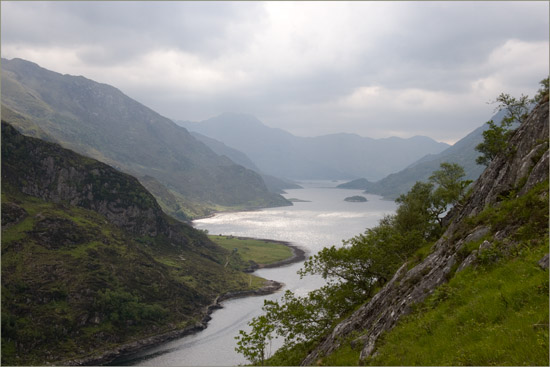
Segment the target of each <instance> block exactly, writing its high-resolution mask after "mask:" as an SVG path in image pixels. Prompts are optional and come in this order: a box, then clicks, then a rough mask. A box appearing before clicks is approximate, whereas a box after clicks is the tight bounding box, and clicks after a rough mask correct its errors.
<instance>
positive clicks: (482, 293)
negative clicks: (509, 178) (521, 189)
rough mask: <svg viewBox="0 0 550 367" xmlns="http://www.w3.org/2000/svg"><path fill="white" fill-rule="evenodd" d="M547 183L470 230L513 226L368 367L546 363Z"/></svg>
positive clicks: (386, 341) (490, 212)
mask: <svg viewBox="0 0 550 367" xmlns="http://www.w3.org/2000/svg"><path fill="white" fill-rule="evenodd" d="M547 194H548V181H546V182H545V183H543V184H541V185H539V186H537V187H535V188H534V189H532V190H531V191H530V192H529V193H528V194H527V195H525V196H523V197H521V198H511V199H507V200H506V201H504V202H502V205H501V206H499V207H497V208H487V209H486V210H485V211H484V212H482V213H481V214H480V215H478V216H477V217H475V218H472V219H470V223H471V225H481V224H485V225H490V226H491V228H492V230H493V231H494V232H497V231H498V230H499V229H500V228H504V227H506V226H517V225H518V224H520V223H521V226H520V227H519V228H518V229H517V231H516V232H515V233H514V234H513V235H512V236H511V237H509V238H507V239H503V240H501V241H497V242H495V243H494V244H493V246H492V247H490V248H488V249H486V250H484V251H483V252H482V253H481V254H480V256H479V258H478V261H477V265H476V266H474V267H469V268H466V269H465V270H463V271H461V272H459V273H458V274H456V275H455V276H454V277H453V278H452V279H451V280H450V281H449V283H448V284H445V285H443V286H441V287H439V288H438V289H437V290H436V291H435V292H434V294H432V295H431V296H430V297H429V298H427V299H426V300H425V301H424V302H423V303H422V304H420V305H418V306H417V308H416V310H415V311H414V312H413V313H412V314H411V315H409V316H407V317H406V318H404V319H403V320H402V321H401V322H400V323H399V325H398V326H397V327H395V328H394V329H393V330H392V331H391V332H389V333H388V334H387V335H386V336H385V337H384V338H383V340H382V342H381V345H380V347H379V349H378V352H377V354H376V356H375V357H373V358H371V359H370V360H368V364H372V365H525V364H526V365H548V361H549V359H548V307H549V304H548V269H546V270H544V269H542V268H541V267H540V266H539V265H538V261H539V260H540V259H541V258H542V257H543V256H544V254H547V253H548V240H549V239H548V196H547Z"/></svg>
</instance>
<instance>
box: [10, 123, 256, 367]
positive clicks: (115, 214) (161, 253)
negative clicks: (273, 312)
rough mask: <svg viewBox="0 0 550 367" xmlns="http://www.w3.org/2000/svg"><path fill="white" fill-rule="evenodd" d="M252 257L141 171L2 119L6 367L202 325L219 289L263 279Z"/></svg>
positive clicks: (119, 346)
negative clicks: (168, 207)
mask: <svg viewBox="0 0 550 367" xmlns="http://www.w3.org/2000/svg"><path fill="white" fill-rule="evenodd" d="M3 117H4V116H3ZM228 259H230V261H228ZM248 266H249V264H248V263H245V262H244V261H242V260H241V259H240V257H239V256H237V255H236V254H230V252H229V251H227V250H224V249H222V248H221V247H219V246H217V245H216V244H214V243H213V242H211V241H210V240H209V239H208V237H207V236H206V235H205V234H204V233H203V232H201V231H198V230H195V229H194V228H192V227H191V226H190V225H187V224H185V223H182V222H180V221H177V220H175V219H173V218H172V217H170V216H168V215H167V214H165V213H164V212H163V211H162V210H161V208H160V206H159V205H158V204H157V202H156V201H155V199H154V197H153V196H152V195H151V194H150V193H149V192H148V191H147V190H145V188H144V187H143V186H142V185H141V184H140V183H139V181H138V180H137V179H136V178H134V177H132V176H130V175H128V174H125V173H122V172H120V171H118V170H116V169H114V168H112V167H110V166H108V165H106V164H104V163H101V162H99V161H96V160H94V159H91V158H87V157H84V156H81V155H79V154H77V153H75V152H73V151H70V150H67V149H64V148H62V147H61V146H59V145H58V144H53V143H49V142H45V141H42V140H40V139H37V138H32V137H27V136H25V135H21V134H20V133H19V132H18V131H17V130H16V129H14V128H13V127H11V125H9V124H7V123H4V122H2V268H1V271H2V293H1V297H2V308H1V309H2V364H3V365H45V364H57V365H68V364H84V363H88V364H96V363H105V362H108V361H109V360H110V359H112V358H114V357H116V355H117V353H120V352H122V351H125V350H126V351H127V350H129V349H131V348H136V347H138V348H139V347H143V344H140V343H137V344H131V343H133V342H135V341H136V340H144V339H147V338H149V339H147V340H149V342H152V341H154V340H157V341H160V340H163V339H166V338H168V337H176V336H178V335H183V334H185V333H190V332H192V331H196V330H200V329H203V328H204V327H205V321H206V320H207V319H206V317H207V314H206V313H207V310H208V307H209V306H210V305H212V304H214V303H215V300H216V298H217V297H218V296H220V295H222V294H225V293H228V292H234V291H239V290H249V289H250V288H253V289H256V288H257V287H258V286H259V285H261V283H262V281H261V280H260V279H259V278H256V277H254V276H251V275H249V274H245V273H243V272H241V270H244V269H245V268H246V267H248ZM252 280H254V282H252ZM250 284H252V286H251V285H250Z"/></svg>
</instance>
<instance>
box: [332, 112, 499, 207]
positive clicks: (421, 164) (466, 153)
mask: <svg viewBox="0 0 550 367" xmlns="http://www.w3.org/2000/svg"><path fill="white" fill-rule="evenodd" d="M503 117H504V112H503V111H501V112H499V113H497V114H496V115H494V116H493V117H492V120H493V121H494V122H495V123H500V121H501V120H502V118H503ZM486 129H487V125H486V124H483V125H482V126H480V127H478V128H477V129H475V130H474V131H472V132H471V133H470V134H468V135H466V136H465V137H464V138H462V139H461V140H459V141H457V142H456V143H455V144H454V145H453V146H451V147H449V148H447V149H445V150H444V151H442V152H441V153H439V154H431V155H426V156H424V157H422V158H421V159H419V160H418V161H416V162H414V163H413V164H411V165H410V166H409V167H407V168H405V169H403V170H401V171H399V172H397V173H392V174H390V175H388V176H386V177H384V178H383V179H381V180H379V181H377V182H371V181H369V180H367V179H366V178H360V179H356V180H353V181H350V182H347V183H344V184H341V185H339V186H338V187H339V188H345V189H360V190H365V191H366V192H367V193H371V194H377V195H381V196H384V197H385V198H386V199H392V200H393V199H395V198H397V197H398V196H399V195H401V194H404V193H406V192H407V191H409V189H410V188H411V187H412V186H413V185H414V184H415V183H416V182H417V181H428V179H429V177H430V176H431V174H432V172H433V171H435V170H438V169H439V165H440V164H441V163H442V162H449V163H457V164H459V165H461V166H462V167H463V168H464V171H465V172H466V177H465V179H468V180H476V179H477V178H478V177H479V175H481V173H482V172H483V170H484V169H485V166H482V165H478V164H477V163H476V162H475V161H476V158H477V157H478V156H479V155H480V153H479V152H477V151H476V150H475V147H476V146H477V145H478V144H479V143H481V142H482V141H483V135H482V133H483V131H485V130H486Z"/></svg>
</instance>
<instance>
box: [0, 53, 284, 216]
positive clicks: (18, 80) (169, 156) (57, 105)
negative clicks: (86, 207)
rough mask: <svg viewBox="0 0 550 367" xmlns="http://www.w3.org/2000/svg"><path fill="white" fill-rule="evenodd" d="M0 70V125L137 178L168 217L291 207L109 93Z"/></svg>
mask: <svg viewBox="0 0 550 367" xmlns="http://www.w3.org/2000/svg"><path fill="white" fill-rule="evenodd" d="M1 67H2V118H3V119H5V120H7V121H8V122H10V123H12V124H13V125H14V126H15V127H17V128H18V129H19V130H20V131H22V132H23V133H24V134H26V135H31V136H35V137H40V138H43V139H46V140H50V141H55V142H58V143H60V144H61V145H62V146H64V147H66V148H69V149H71V150H74V151H76V152H78V153H81V154H83V155H87V156H89V157H93V158H95V159H98V160H100V161H103V162H105V163H107V164H109V165H111V166H113V167H115V168H117V169H120V170H123V171H125V172H127V173H130V174H132V175H134V176H136V177H138V178H139V179H140V180H141V182H142V183H143V184H144V185H145V186H146V187H147V188H148V189H150V190H151V192H153V193H154V194H155V196H156V198H157V200H158V201H159V203H160V204H161V206H162V207H163V209H165V210H167V211H168V212H170V213H171V214H173V215H175V216H178V217H181V218H187V217H189V216H197V215H205V214H207V213H209V212H210V211H212V210H219V209H222V208H224V207H229V208H236V209H243V208H255V207H266V206H280V205H291V203H290V202H288V201H287V200H286V199H284V198H283V197H282V196H280V195H278V194H273V193H271V192H269V191H268V189H267V187H266V185H265V183H264V181H263V179H262V177H261V176H260V175H259V174H257V173H256V172H254V171H252V170H250V169H247V168H245V167H243V166H241V165H237V164H235V163H234V162H233V161H231V160H230V159H229V158H227V157H222V156H219V155H218V154H216V153H214V152H213V151H212V150H211V149H209V148H208V147H207V146H206V145H205V144H203V143H201V142H199V141H197V140H196V139H195V138H193V137H192V136H191V134H189V132H188V131H187V130H186V129H184V128H182V127H180V126H178V125H176V124H175V123H173V122H172V121H171V120H169V119H167V118H165V117H163V116H161V115H159V114H158V113H156V112H155V111H153V110H151V109H149V108H147V107H146V106H144V105H142V104H140V103H138V102H137V101H135V100H133V99H131V98H129V97H127V96H126V95H124V94H123V93H122V92H121V91H119V90H118V89H116V88H114V87H112V86H110V85H107V84H100V83H97V82H95V81H92V80H89V79H86V78H84V77H82V76H70V75H62V74H59V73H55V72H52V71H49V70H46V69H44V68H41V67H39V66H38V65H36V64H34V63H31V62H28V61H25V60H21V59H13V60H6V59H2V65H1ZM163 194H164V196H163ZM174 200H175V201H174Z"/></svg>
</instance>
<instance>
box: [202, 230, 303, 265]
mask: <svg viewBox="0 0 550 367" xmlns="http://www.w3.org/2000/svg"><path fill="white" fill-rule="evenodd" d="M208 237H209V238H210V239H211V240H212V241H213V242H214V243H216V244H218V245H219V246H221V247H223V248H224V249H226V250H228V251H231V256H233V255H237V254H238V256H239V258H240V259H242V260H244V261H246V262H252V263H255V264H262V265H268V264H273V263H276V262H279V261H281V260H286V259H288V258H289V257H291V256H292V254H293V252H292V249H291V248H290V247H288V246H286V245H284V244H282V243H279V242H276V241H270V240H259V239H254V238H241V237H234V236H222V235H220V236H212V235H210V236H208Z"/></svg>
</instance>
